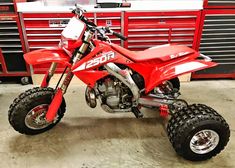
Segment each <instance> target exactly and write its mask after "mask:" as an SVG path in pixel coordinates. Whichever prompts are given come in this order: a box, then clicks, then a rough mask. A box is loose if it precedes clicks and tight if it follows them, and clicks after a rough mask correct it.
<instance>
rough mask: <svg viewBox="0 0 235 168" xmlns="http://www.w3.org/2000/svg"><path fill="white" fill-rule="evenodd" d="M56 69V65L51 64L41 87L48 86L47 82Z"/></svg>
mask: <svg viewBox="0 0 235 168" xmlns="http://www.w3.org/2000/svg"><path fill="white" fill-rule="evenodd" d="M56 67H57V63H55V62H52V63H51V66H50V68H49V70H48V71H47V73H46V75H45V76H44V78H43V81H42V83H41V87H47V86H48V85H49V82H50V80H51V78H52V77H53V75H54V73H55V70H56Z"/></svg>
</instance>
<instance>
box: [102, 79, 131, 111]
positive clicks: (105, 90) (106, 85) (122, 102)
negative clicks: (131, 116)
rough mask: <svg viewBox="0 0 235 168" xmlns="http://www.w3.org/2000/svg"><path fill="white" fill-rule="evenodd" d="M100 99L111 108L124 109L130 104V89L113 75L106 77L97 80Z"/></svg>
mask: <svg viewBox="0 0 235 168" xmlns="http://www.w3.org/2000/svg"><path fill="white" fill-rule="evenodd" d="M97 88H98V91H99V92H100V97H101V101H102V103H103V104H105V105H108V107H109V108H111V109H126V108H130V107H131V105H132V101H131V100H132V93H131V91H130V89H129V88H128V87H127V86H125V85H124V84H123V83H122V82H120V81H119V80H118V79H117V78H115V77H108V78H105V79H102V80H101V81H99V82H98V87H97Z"/></svg>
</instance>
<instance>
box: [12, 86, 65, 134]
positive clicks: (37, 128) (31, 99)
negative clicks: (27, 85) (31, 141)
mask: <svg viewBox="0 0 235 168" xmlns="http://www.w3.org/2000/svg"><path fill="white" fill-rule="evenodd" d="M53 95H54V89H52V88H39V87H37V88H33V89H30V90H27V91H26V92H24V93H22V94H20V95H19V96H18V98H16V99H15V100H14V102H13V103H12V104H11V106H10V108H9V112H8V120H9V122H10V124H11V126H12V127H13V128H14V129H15V130H16V131H18V132H20V133H22V134H27V135H34V134H39V133H42V132H45V131H47V130H49V129H51V128H52V127H54V126H55V125H56V124H57V123H58V122H59V121H60V120H61V118H62V117H63V116H64V113H65V108H66V105H65V100H64V99H63V101H62V103H61V105H60V108H59V110H58V113H57V116H56V117H55V119H54V121H53V122H51V123H48V122H47V121H46V120H45V115H46V112H47V110H48V107H49V105H50V103H51V101H52V98H53Z"/></svg>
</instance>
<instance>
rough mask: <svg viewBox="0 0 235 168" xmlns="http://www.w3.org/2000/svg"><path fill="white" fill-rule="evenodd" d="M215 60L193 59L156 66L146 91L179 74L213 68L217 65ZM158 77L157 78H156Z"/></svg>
mask: <svg viewBox="0 0 235 168" xmlns="http://www.w3.org/2000/svg"><path fill="white" fill-rule="evenodd" d="M216 65H217V63H215V62H208V61H204V60H193V61H189V62H184V63H176V64H171V65H165V66H162V67H159V68H156V69H155V70H153V71H152V73H151V75H150V79H149V80H148V81H147V83H146V93H148V92H149V91H151V90H152V89H154V88H155V87H156V86H157V85H159V84H161V83H162V82H163V81H166V80H170V79H172V78H175V77H177V76H180V75H183V74H186V73H191V72H195V71H198V70H202V69H206V68H211V67H214V66H216ZM156 79H157V80H156Z"/></svg>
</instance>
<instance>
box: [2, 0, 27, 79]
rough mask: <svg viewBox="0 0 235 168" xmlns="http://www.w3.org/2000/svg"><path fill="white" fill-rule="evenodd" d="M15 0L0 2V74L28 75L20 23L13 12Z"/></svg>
mask: <svg viewBox="0 0 235 168" xmlns="http://www.w3.org/2000/svg"><path fill="white" fill-rule="evenodd" d="M15 11H16V8H15V2H14V1H13V0H4V1H1V2H0V76H4V77H5V76H30V69H29V66H28V65H26V63H25V61H24V59H23V54H24V52H25V46H24V41H23V37H22V31H21V25H20V21H19V17H18V15H17V14H16V13H15Z"/></svg>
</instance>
